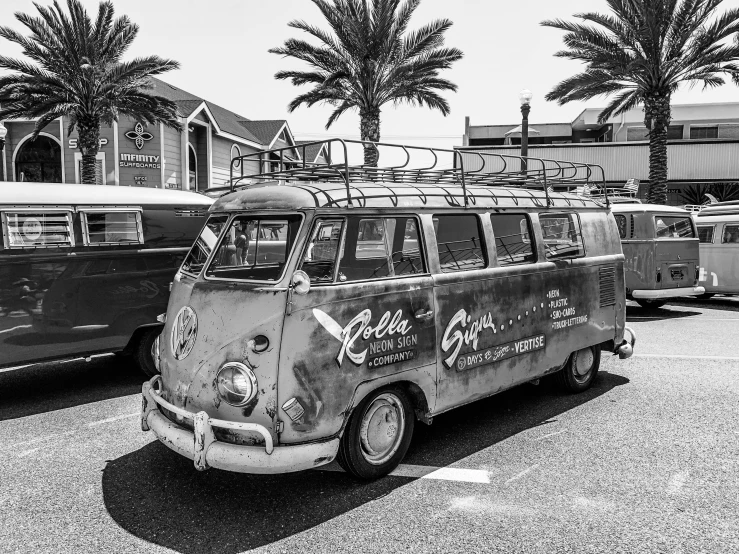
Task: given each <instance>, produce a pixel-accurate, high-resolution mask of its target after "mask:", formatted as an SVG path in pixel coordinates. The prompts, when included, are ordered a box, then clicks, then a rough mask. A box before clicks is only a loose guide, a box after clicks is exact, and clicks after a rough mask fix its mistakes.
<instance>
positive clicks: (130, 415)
mask: <svg viewBox="0 0 739 554" xmlns="http://www.w3.org/2000/svg"><path fill="white" fill-rule="evenodd" d="M140 415H141V414H140V413H139V412H136V413H133V414H124V415H119V416H116V417H109V418H108V419H100V420H98V421H91V422H90V423H88V424H87V426H88V427H95V426H96V425H102V424H103V423H111V422H113V421H118V420H121V419H128V418H129V417H138V416H140Z"/></svg>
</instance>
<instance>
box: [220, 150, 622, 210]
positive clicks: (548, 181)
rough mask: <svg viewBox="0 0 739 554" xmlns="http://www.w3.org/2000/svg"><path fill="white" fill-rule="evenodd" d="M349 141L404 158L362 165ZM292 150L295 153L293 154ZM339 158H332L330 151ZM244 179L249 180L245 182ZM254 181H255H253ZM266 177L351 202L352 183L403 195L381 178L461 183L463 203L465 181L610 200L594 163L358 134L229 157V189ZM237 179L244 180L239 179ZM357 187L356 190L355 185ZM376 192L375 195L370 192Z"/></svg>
mask: <svg viewBox="0 0 739 554" xmlns="http://www.w3.org/2000/svg"><path fill="white" fill-rule="evenodd" d="M349 145H361V146H362V147H364V146H370V145H371V146H374V147H382V148H389V149H394V150H396V151H401V152H403V153H404V154H405V162H404V163H402V164H400V165H393V166H388V167H370V166H366V165H351V164H350V163H349ZM324 146H325V151H326V153H327V154H326V156H325V161H323V162H308V161H307V160H306V150H307V149H308V148H311V147H314V148H322V147H324ZM411 152H413V153H418V152H422V153H425V154H426V155H428V154H430V155H431V157H432V160H433V162H432V163H430V165H429V164H426V165H422V167H417V168H411V167H410V165H411V159H412V156H411ZM296 153H297V156H295V154H296ZM440 154H441V155H451V166H452V167H450V168H441V167H439V166H440V163H439V158H440ZM335 155H338V157H339V158H341V161H340V162H334V161H333V160H334V156H335ZM254 162H256V164H257V167H258V168H259V171H258V172H257V173H251V174H244V173H242V174H240V175H238V176H235V175H234V173H235V170H237V169H238V170H239V171H240V172H243V168H245V167H246V164H247V163H252V164H253V163H254ZM246 181H248V183H247V182H246ZM255 181H256V182H255ZM265 181H280V182H284V183H287V182H303V183H307V184H310V183H311V182H314V183H316V182H320V183H338V184H340V185H343V187H344V188H345V189H346V202H347V205H348V207H353V200H356V199H358V198H361V194H360V196H359V197H357V198H355V197H353V195H352V188H353V187H352V184H357V183H365V184H366V183H372V184H375V185H377V186H381V187H385V188H386V189H387V193H386V195H384V196H387V197H390V198H392V197H395V198H397V197H398V196H403V194H400V193H399V191H397V190H393V188H392V187H389V186H387V185H385V183H400V184H404V185H408V186H409V187H410V188H411V189H414V190H415V192H413V193H412V194H414V195H419V196H420V197H422V198H425V197H426V196H432V195H440V196H444V197H448V198H449V197H451V196H453V195H452V193H451V192H450V191H449V190H447V189H446V188H445V187H461V189H462V195H463V199H464V207H469V205H470V202H472V203H474V196H471V195H470V193H469V190H468V187H469V186H471V185H475V186H479V187H500V186H503V187H514V188H522V189H537V190H542V191H543V192H544V194H545V196H546V202H547V206H551V205H552V202H551V199H550V193H552V192H554V191H555V187H556V188H559V189H562V188H564V189H565V190H567V191H569V190H571V189H577V188H578V187H583V186H585V187H589V188H590V189H591V190H601V191H603V192H602V194H603V196H604V198H605V203H606V205H609V200H608V191H607V190H606V186H605V175H604V173H603V168H602V167H600V166H598V165H593V164H586V163H577V162H567V161H558V160H547V159H542V158H525V157H521V156H509V155H506V154H499V153H493V152H484V151H481V150H472V149H471V150H464V149H454V150H448V149H442V148H428V147H422V146H409V145H402V144H390V143H381V142H367V141H359V140H344V139H338V138H334V139H328V140H321V141H315V142H307V143H303V144H300V145H296V146H287V147H283V148H274V149H271V150H262V151H259V152H253V153H250V154H245V155H242V156H236V157H234V158H232V159H231V164H230V179H229V183H230V190H231V191H232V192H233V191H234V190H235V189H236V188H237V187H248V186H250V185H255V184H261V183H263V182H265ZM239 183H244V184H242V185H239ZM429 187H431V188H434V187H436V188H439V189H441V190H440V191H438V192H437V193H433V192H429V190H426V189H427V188H429ZM357 192H359V191H357ZM373 198H378V196H373Z"/></svg>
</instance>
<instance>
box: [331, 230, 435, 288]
mask: <svg viewBox="0 0 739 554" xmlns="http://www.w3.org/2000/svg"><path fill="white" fill-rule="evenodd" d="M424 272H425V265H424V262H423V256H422V255H421V251H420V248H419V242H418V221H417V220H416V218H415V217H394V218H381V217H367V218H364V217H351V218H349V219H348V220H347V230H346V239H345V248H344V251H343V253H342V256H341V261H340V262H339V275H338V278H339V281H342V282H343V281H361V280H364V279H382V278H385V277H401V276H403V275H414V274H417V273H424Z"/></svg>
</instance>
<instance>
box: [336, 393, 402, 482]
mask: <svg viewBox="0 0 739 554" xmlns="http://www.w3.org/2000/svg"><path fill="white" fill-rule="evenodd" d="M414 424H415V419H414V414H413V407H412V406H411V403H410V400H408V397H407V396H406V394H405V393H404V392H403V391H402V390H401V389H399V388H395V387H393V388H386V389H381V390H379V391H375V392H373V393H372V394H370V395H369V396H367V398H365V399H364V400H362V402H361V403H360V404H359V406H357V408H356V409H355V410H354V413H353V414H352V415H351V418H350V419H349V424H348V425H347V427H346V429H345V431H344V436H343V437H342V438H341V444H340V445H339V453H338V456H337V460H338V462H339V464H340V465H341V467H343V468H344V470H346V471H347V473H350V474H351V475H353V476H354V477H356V478H358V479H366V480H370V479H378V478H380V477H384V476H385V475H387V474H388V473H390V472H391V471H393V470H394V469H395V468H396V467H398V464H400V461H401V460H402V459H403V457H404V456H405V454H406V452H407V451H408V447H409V446H410V443H411V438H412V436H413V427H414Z"/></svg>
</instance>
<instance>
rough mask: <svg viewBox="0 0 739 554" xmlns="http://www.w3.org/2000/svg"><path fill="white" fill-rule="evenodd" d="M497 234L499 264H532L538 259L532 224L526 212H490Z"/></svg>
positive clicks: (494, 230)
mask: <svg viewBox="0 0 739 554" xmlns="http://www.w3.org/2000/svg"><path fill="white" fill-rule="evenodd" d="M490 222H491V223H492V224H493V233H494V234H495V249H496V252H497V253H498V265H500V266H507V265H516V264H530V263H533V262H535V261H536V254H535V253H534V249H533V244H532V242H531V237H532V234H531V225H530V224H529V218H528V217H527V216H526V215H525V214H490Z"/></svg>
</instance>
